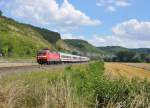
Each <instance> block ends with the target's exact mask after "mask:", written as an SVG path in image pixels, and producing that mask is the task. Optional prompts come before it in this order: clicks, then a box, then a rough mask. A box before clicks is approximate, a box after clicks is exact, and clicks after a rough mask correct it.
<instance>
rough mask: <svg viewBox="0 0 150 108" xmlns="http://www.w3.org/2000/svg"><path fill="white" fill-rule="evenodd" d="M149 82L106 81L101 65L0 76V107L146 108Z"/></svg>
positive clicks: (148, 100) (79, 65) (148, 99)
mask: <svg viewBox="0 0 150 108" xmlns="http://www.w3.org/2000/svg"><path fill="white" fill-rule="evenodd" d="M149 103H150V83H149V82H148V81H146V80H143V81H139V80H136V79H132V80H128V79H126V78H123V77H121V78H118V79H113V80H112V79H109V77H108V76H106V74H105V71H104V63H102V62H92V63H89V64H76V65H70V66H68V67H65V68H63V69H62V68H61V69H60V68H55V69H53V70H49V71H48V70H43V71H42V72H30V73H20V74H19V73H18V74H13V75H5V76H1V77H0V108H120V107H121V108H148V107H149V106H150V104H149Z"/></svg>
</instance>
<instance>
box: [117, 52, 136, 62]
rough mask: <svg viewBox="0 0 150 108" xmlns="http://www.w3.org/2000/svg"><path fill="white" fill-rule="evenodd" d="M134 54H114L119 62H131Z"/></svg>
mask: <svg viewBox="0 0 150 108" xmlns="http://www.w3.org/2000/svg"><path fill="white" fill-rule="evenodd" d="M135 55H136V53H135V52H132V51H120V52H118V53H117V54H116V56H117V58H118V60H119V61H120V62H132V60H133V58H134V57H135Z"/></svg>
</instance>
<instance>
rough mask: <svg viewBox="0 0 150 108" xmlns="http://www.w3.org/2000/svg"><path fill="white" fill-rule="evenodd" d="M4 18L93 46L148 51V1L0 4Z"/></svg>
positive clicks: (8, 0)
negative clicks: (80, 40) (45, 29)
mask: <svg viewBox="0 0 150 108" xmlns="http://www.w3.org/2000/svg"><path fill="white" fill-rule="evenodd" d="M0 10H2V11H3V14H4V15H5V16H8V17H11V18H13V19H15V20H17V21H19V22H23V23H28V24H32V25H35V26H39V27H42V28H47V29H49V30H53V31H57V32H59V33H60V34H61V36H62V38H63V39H84V40H87V41H88V42H90V43H91V44H93V45H95V46H123V47H127V48H150V13H149V10H150V0H0Z"/></svg>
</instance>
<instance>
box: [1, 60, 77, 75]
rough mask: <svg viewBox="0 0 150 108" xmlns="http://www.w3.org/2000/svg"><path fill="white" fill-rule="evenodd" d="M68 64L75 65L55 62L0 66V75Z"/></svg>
mask: <svg viewBox="0 0 150 108" xmlns="http://www.w3.org/2000/svg"><path fill="white" fill-rule="evenodd" d="M68 65H75V63H69V64H55V65H38V64H36V65H35V64H34V65H26V66H9V67H6V66H5V67H0V75H7V74H14V73H21V72H33V71H34V72H36V71H43V70H50V69H55V68H65V67H66V66H68Z"/></svg>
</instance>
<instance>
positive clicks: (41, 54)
mask: <svg viewBox="0 0 150 108" xmlns="http://www.w3.org/2000/svg"><path fill="white" fill-rule="evenodd" d="M47 56H48V50H40V51H38V52H37V62H38V63H39V64H45V63H47Z"/></svg>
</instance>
